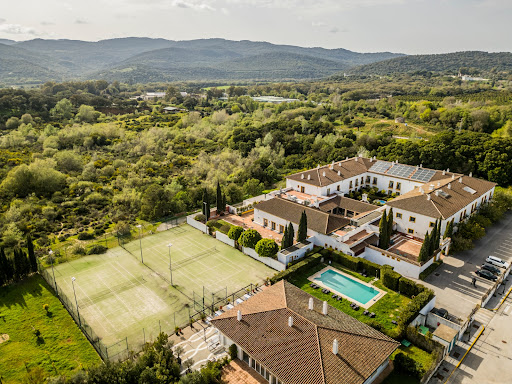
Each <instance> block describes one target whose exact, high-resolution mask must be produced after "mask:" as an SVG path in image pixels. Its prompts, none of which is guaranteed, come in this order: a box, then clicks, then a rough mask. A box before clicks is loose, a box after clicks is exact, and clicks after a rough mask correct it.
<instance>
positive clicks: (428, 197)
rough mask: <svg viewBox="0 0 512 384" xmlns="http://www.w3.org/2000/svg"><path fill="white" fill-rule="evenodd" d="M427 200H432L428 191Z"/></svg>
mask: <svg viewBox="0 0 512 384" xmlns="http://www.w3.org/2000/svg"><path fill="white" fill-rule="evenodd" d="M427 201H430V193H427Z"/></svg>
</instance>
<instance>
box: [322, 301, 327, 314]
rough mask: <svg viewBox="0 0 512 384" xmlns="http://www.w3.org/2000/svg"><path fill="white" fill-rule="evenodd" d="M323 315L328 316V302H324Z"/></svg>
mask: <svg viewBox="0 0 512 384" xmlns="http://www.w3.org/2000/svg"><path fill="white" fill-rule="evenodd" d="M322 313H323V314H324V315H327V301H324V305H323V306H322Z"/></svg>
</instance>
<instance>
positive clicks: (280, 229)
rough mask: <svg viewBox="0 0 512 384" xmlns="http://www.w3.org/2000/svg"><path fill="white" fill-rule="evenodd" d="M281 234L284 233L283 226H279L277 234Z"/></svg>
mask: <svg viewBox="0 0 512 384" xmlns="http://www.w3.org/2000/svg"><path fill="white" fill-rule="evenodd" d="M283 232H284V226H282V225H281V224H279V233H283Z"/></svg>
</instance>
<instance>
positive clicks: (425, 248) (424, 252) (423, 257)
mask: <svg viewBox="0 0 512 384" xmlns="http://www.w3.org/2000/svg"><path fill="white" fill-rule="evenodd" d="M429 244H430V240H429V235H428V233H427V234H426V235H425V239H424V240H423V244H421V249H420V255H419V256H418V261H420V262H423V261H427V260H428V258H429V256H430V255H429Z"/></svg>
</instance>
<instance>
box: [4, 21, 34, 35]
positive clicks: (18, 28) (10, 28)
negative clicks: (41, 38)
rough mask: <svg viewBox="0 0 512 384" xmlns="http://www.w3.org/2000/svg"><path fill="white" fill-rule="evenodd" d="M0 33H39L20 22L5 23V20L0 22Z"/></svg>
mask: <svg viewBox="0 0 512 384" xmlns="http://www.w3.org/2000/svg"><path fill="white" fill-rule="evenodd" d="M0 33H7V34H10V35H35V36H37V35H39V34H40V33H39V32H37V31H36V30H35V29H34V28H32V27H26V26H23V25H20V24H5V22H2V23H0Z"/></svg>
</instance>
